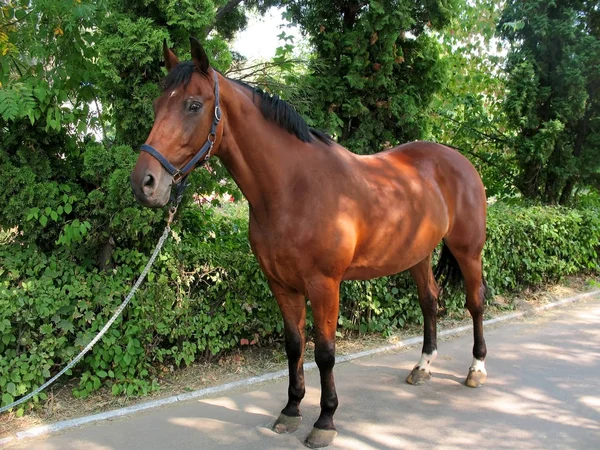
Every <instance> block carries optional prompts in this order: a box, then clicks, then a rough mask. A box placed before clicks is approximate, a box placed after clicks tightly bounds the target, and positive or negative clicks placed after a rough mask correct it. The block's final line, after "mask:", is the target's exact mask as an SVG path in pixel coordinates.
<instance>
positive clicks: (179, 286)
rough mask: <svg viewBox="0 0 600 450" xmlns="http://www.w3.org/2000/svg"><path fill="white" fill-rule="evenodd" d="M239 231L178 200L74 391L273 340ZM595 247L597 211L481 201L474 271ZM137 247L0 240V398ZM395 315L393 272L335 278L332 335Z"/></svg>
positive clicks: (402, 296)
mask: <svg viewBox="0 0 600 450" xmlns="http://www.w3.org/2000/svg"><path fill="white" fill-rule="evenodd" d="M247 232H248V230H247V221H246V220H245V219H240V218H235V217H229V218H228V217H224V216H223V215H222V214H218V213H216V212H215V210H213V209H209V208H207V209H201V208H197V207H195V206H189V207H187V208H185V209H183V210H182V213H181V217H180V219H179V220H178V221H177V222H176V224H175V227H174V231H173V238H172V239H170V240H169V241H168V242H167V243H166V245H165V248H164V250H163V252H162V254H161V256H160V257H159V258H158V260H157V262H156V264H155V266H154V267H153V269H152V271H151V272H150V274H149V276H148V280H147V281H146V282H145V283H144V284H143V285H142V287H141V288H140V290H139V291H138V294H136V296H135V297H134V299H133V300H132V302H131V304H130V306H129V307H128V308H127V309H126V310H125V311H124V313H123V316H122V318H120V319H118V320H117V322H116V323H115V324H114V325H113V327H112V328H111V329H110V330H109V331H108V332H107V334H106V335H105V337H104V339H103V340H102V341H100V342H99V343H98V344H97V345H96V346H95V347H94V349H93V350H92V351H91V352H90V353H89V354H88V355H87V356H86V357H85V358H84V360H83V361H82V362H80V364H79V366H78V367H77V375H78V376H79V377H80V378H79V380H80V381H79V385H78V387H77V389H76V390H75V394H76V395H80V396H86V395H88V394H89V393H91V392H92V391H94V390H96V389H98V388H99V387H100V386H103V385H104V386H107V387H109V388H110V389H111V390H112V392H113V393H114V394H115V395H118V394H126V395H140V394H144V393H146V392H148V391H149V390H152V389H155V388H156V387H157V384H156V381H155V380H156V377H157V373H158V371H159V370H161V368H162V367H163V366H165V365H174V366H180V365H187V364H190V363H191V362H193V361H195V360H197V359H199V358H203V357H206V356H209V355H215V354H218V353H220V352H222V351H225V350H228V349H231V348H234V347H236V346H238V345H239V343H240V341H241V340H242V339H248V340H252V339H256V338H257V337H258V340H259V341H262V342H264V341H269V340H271V341H272V340H273V339H279V338H280V337H281V332H282V328H283V324H282V320H281V317H280V314H279V310H278V308H277V305H276V302H275V301H274V299H273V298H272V295H271V293H270V291H269V289H268V286H267V283H266V280H265V278H264V276H263V275H262V273H261V271H260V269H259V267H258V264H257V263H256V260H255V258H254V256H253V255H252V253H251V250H250V246H249V244H248V238H247ZM599 250H600V214H599V211H598V209H595V208H588V209H564V208H542V207H519V206H506V205H502V204H497V205H494V206H492V207H491V208H490V209H489V214H488V240H487V245H486V249H485V262H484V270H485V275H486V278H487V281H488V284H489V286H490V287H491V288H492V290H493V291H494V292H495V293H504V292H508V291H514V290H517V289H520V288H523V287H525V286H531V285H536V284H540V283H542V282H546V281H556V280H558V279H560V278H561V277H563V276H565V275H569V274H573V273H576V272H580V271H598V270H600V263H599V261H598V251H599ZM147 256H148V255H147V254H146V253H142V252H140V251H138V250H135V249H131V248H129V249H127V248H117V249H116V250H115V251H114V254H113V259H114V268H113V269H111V270H110V271H109V272H101V271H99V270H97V269H95V268H94V265H93V264H90V263H85V260H84V259H82V257H81V256H76V255H74V254H73V253H70V252H67V251H65V250H64V248H63V246H59V247H57V250H56V251H54V252H49V253H44V252H42V251H41V250H40V248H39V247H37V246H36V244H35V242H29V243H23V242H21V241H12V242H9V243H4V244H3V245H0V354H2V355H4V357H3V358H2V359H0V391H1V392H3V393H4V394H3V396H2V404H7V403H10V402H11V401H12V400H13V398H16V397H19V396H21V395H23V394H25V393H27V392H29V391H30V390H32V389H33V388H34V387H36V386H39V385H40V384H41V383H42V382H43V381H44V380H45V379H46V378H47V377H48V376H49V375H50V373H54V372H55V371H56V370H57V369H59V368H60V367H62V366H63V365H65V364H66V363H67V362H68V361H69V360H70V359H71V358H72V357H73V356H74V355H75V354H76V353H77V352H79V351H80V350H81V348H83V346H84V345H85V344H86V343H87V342H89V340H90V339H91V338H92V337H93V336H94V335H95V334H96V333H97V331H98V330H99V329H100V328H101V327H102V326H103V325H104V324H105V323H106V321H107V320H108V318H109V317H110V316H111V314H112V313H113V311H114V309H115V308H116V307H117V305H118V304H120V302H121V301H122V300H123V298H124V296H125V295H126V294H127V292H128V291H129V289H130V288H131V285H132V283H133V281H134V279H135V277H136V276H137V275H138V274H139V273H140V271H141V270H142V267H143V266H144V265H145V264H146V261H147ZM463 306H464V294H463V292H462V291H456V292H451V293H450V294H449V295H448V296H446V298H445V310H446V311H447V312H449V313H457V312H462V308H463ZM308 322H309V326H310V325H311V319H310V315H309V319H308ZM408 322H413V323H414V322H422V316H421V312H420V309H419V305H418V301H417V298H416V289H415V288H414V285H413V283H412V281H411V280H410V277H409V276H408V275H407V274H401V275H397V276H393V277H384V278H380V279H376V280H371V281H365V282H345V283H343V285H342V289H341V308H340V318H339V324H340V328H341V330H342V331H344V330H352V331H358V332H361V333H364V332H369V331H371V332H381V333H389V332H391V331H393V330H394V329H395V328H398V327H401V326H403V325H404V324H405V323H408ZM19 413H20V414H22V413H23V409H22V408H21V409H20V410H19Z"/></svg>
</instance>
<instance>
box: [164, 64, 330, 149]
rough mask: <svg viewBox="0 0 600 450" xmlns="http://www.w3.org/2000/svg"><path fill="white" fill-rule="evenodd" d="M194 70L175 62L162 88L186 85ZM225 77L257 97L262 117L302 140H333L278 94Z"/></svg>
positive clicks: (187, 65)
mask: <svg viewBox="0 0 600 450" xmlns="http://www.w3.org/2000/svg"><path fill="white" fill-rule="evenodd" d="M195 71H196V67H195V66H194V63H193V62H192V61H186V62H182V63H179V64H177V66H176V67H175V68H174V69H173V70H172V71H171V72H169V74H168V75H167V76H166V77H165V79H164V80H163V81H162V83H161V87H162V90H163V91H167V90H170V89H174V88H176V87H177V86H179V85H181V84H183V85H185V86H187V84H188V83H189V82H190V79H191V78H192V74H193V73H194V72H195ZM227 79H228V80H230V81H233V82H234V83H236V84H238V85H240V86H243V87H244V88H246V89H249V90H250V91H251V92H252V95H253V97H254V96H256V97H258V99H259V103H260V109H261V112H262V115H263V116H264V118H265V119H267V120H270V121H271V122H273V123H276V124H277V125H279V126H280V127H281V128H283V129H285V130H287V131H288V132H289V133H291V134H293V135H295V136H296V137H297V138H298V139H300V140H301V141H302V142H313V141H314V140H315V138H317V139H318V140H320V141H322V142H324V143H325V144H327V145H330V144H331V143H332V142H333V140H332V139H331V138H330V137H329V136H327V135H326V134H325V133H323V132H322V131H319V130H315V129H314V128H310V127H309V126H308V124H307V123H306V121H305V120H304V119H303V118H302V116H301V115H300V114H298V112H297V111H296V110H295V109H294V108H293V107H292V106H291V105H290V104H289V103H287V102H285V101H284V100H282V99H281V98H280V97H279V96H278V95H272V94H269V93H268V92H265V91H263V90H262V89H259V88H255V87H252V86H250V85H248V84H246V83H244V82H243V81H239V80H232V79H231V78H227Z"/></svg>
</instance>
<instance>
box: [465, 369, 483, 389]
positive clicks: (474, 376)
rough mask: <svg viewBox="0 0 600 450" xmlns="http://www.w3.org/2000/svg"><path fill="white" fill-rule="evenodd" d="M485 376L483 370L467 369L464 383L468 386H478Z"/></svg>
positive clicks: (481, 383) (481, 384)
mask: <svg viewBox="0 0 600 450" xmlns="http://www.w3.org/2000/svg"><path fill="white" fill-rule="evenodd" d="M486 378H487V374H486V373H485V372H482V371H480V370H469V375H467V380H466V381H465V384H466V385H467V386H469V387H470V388H478V387H481V386H483V384H484V383H485V379H486Z"/></svg>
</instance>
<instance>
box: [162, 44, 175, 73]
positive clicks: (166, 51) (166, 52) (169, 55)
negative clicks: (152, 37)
mask: <svg viewBox="0 0 600 450" xmlns="http://www.w3.org/2000/svg"><path fill="white" fill-rule="evenodd" d="M163 56H164V57H165V66H167V70H168V71H169V72H170V71H171V70H173V69H174V68H175V66H176V65H177V64H179V58H177V56H176V55H175V53H173V51H171V49H170V48H169V46H168V45H167V40H166V39H165V40H164V41H163Z"/></svg>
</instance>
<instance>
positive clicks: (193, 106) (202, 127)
mask: <svg viewBox="0 0 600 450" xmlns="http://www.w3.org/2000/svg"><path fill="white" fill-rule="evenodd" d="M190 42H191V48H192V61H189V62H183V63H180V62H179V60H178V59H177V56H175V54H174V53H173V52H172V51H171V50H170V49H169V47H168V46H167V43H166V41H165V43H164V46H163V52H164V57H165V64H166V66H167V70H168V71H169V74H168V75H167V77H166V78H165V80H164V81H163V85H162V88H163V93H162V94H161V96H160V97H159V98H157V99H156V100H155V101H154V117H155V118H154V125H153V127H152V130H151V131H150V135H149V136H148V139H146V143H145V144H144V145H143V146H142V150H143V151H142V152H141V153H140V156H139V157H138V160H137V163H136V165H135V168H134V169H133V172H132V174H131V187H132V188H133V192H134V194H135V197H136V198H137V200H138V201H139V202H140V203H141V204H143V205H144V206H149V207H153V208H159V207H161V206H164V205H165V204H166V203H167V202H168V201H169V197H170V193H171V188H172V187H173V186H174V185H175V184H177V183H178V182H180V181H181V179H182V178H183V177H184V176H185V175H187V174H188V173H189V172H190V171H191V170H192V169H193V167H194V166H195V165H196V164H199V163H202V162H203V161H204V160H205V159H206V158H207V157H208V156H210V155H211V154H213V153H214V151H215V150H216V147H215V148H213V144H214V143H215V141H217V140H218V138H217V134H218V132H219V131H222V130H219V129H218V128H220V127H218V124H219V120H220V118H221V110H220V108H219V104H218V81H217V80H218V78H217V73H216V71H214V69H211V68H210V65H209V62H208V58H207V56H206V53H205V52H204V49H203V48H202V46H201V45H200V42H198V40H196V39H195V38H190Z"/></svg>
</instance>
